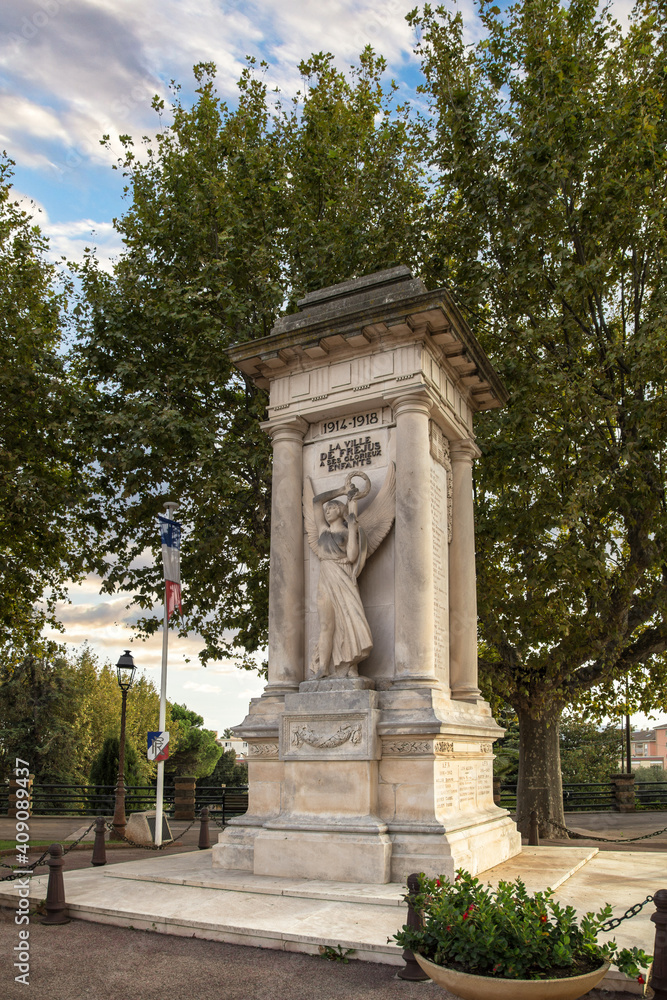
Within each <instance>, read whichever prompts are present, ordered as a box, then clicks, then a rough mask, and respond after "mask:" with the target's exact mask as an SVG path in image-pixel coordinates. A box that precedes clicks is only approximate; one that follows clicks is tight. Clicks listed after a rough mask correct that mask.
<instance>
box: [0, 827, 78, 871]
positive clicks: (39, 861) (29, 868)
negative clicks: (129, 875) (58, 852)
mask: <svg viewBox="0 0 667 1000" xmlns="http://www.w3.org/2000/svg"><path fill="white" fill-rule="evenodd" d="M94 826H95V820H93V822H92V823H91V824H90V826H89V827H87V829H85V830H84V831H83V833H82V834H81V836H80V837H79V838H78V839H77V840H75V841H74V842H73V843H72V844H70V846H69V847H68V848H67V850H65V851H63V853H62V856H63V857H65V855H66V854H69V852H70V851H73V850H74V848H75V847H76V846H77V844H80V843H81V841H82V840H83V838H84V837H85V836H86V834H87V833H90V831H91V830H92V828H93V827H94ZM49 849H50V848H48V847H47V848H46V850H45V851H44V853H43V854H42V856H41V857H40V858H38V859H37V861H34V862H33V863H32V864H31V865H28V866H27V867H26V868H21V869H19V870H18V871H17V870H16V868H14V867H13V866H12V865H5V864H3V865H2V867H3V868H11V869H12V871H13V874H12V875H5V876H3V878H1V879H0V882H12V881H14V880H15V879H17V878H22V877H23V876H24V875H26V874H27V873H28V872H34V870H35V869H36V868H46V865H47V863H46V861H45V860H44V859H45V858H46V857H48V854H49Z"/></svg>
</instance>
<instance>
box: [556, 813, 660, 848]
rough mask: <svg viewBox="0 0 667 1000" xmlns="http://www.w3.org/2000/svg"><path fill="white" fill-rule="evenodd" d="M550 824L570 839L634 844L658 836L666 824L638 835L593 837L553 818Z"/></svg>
mask: <svg viewBox="0 0 667 1000" xmlns="http://www.w3.org/2000/svg"><path fill="white" fill-rule="evenodd" d="M549 822H550V823H551V825H552V826H555V827H558V829H559V830H562V831H563V833H566V834H567V835H568V836H569V837H571V838H572V840H599V841H600V842H601V843H604V844H636V843H637V841H638V840H650V839H651V837H659V836H660V834H661V833H667V826H666V827H664V829H662V830H654V831H653V833H643V834H642V835H641V836H640V837H618V838H613V837H594V836H593V835H592V834H589V833H577V832H576V831H575V830H570V829H569V827H567V826H562V825H561V824H560V823H557V822H556V821H555V820H553V819H552V820H550V821H549Z"/></svg>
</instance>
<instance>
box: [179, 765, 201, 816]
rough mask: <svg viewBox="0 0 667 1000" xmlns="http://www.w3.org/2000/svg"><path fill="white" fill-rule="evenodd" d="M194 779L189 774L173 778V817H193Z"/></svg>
mask: <svg viewBox="0 0 667 1000" xmlns="http://www.w3.org/2000/svg"><path fill="white" fill-rule="evenodd" d="M196 780H197V779H196V778H194V777H193V776H191V775H182V776H181V777H178V778H174V819H194V818H195V794H196Z"/></svg>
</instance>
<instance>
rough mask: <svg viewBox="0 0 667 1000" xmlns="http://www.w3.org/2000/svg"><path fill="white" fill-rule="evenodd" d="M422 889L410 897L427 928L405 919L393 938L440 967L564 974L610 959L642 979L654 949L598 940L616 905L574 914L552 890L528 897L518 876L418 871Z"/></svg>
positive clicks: (515, 975)
mask: <svg viewBox="0 0 667 1000" xmlns="http://www.w3.org/2000/svg"><path fill="white" fill-rule="evenodd" d="M419 890H420V891H419V893H418V894H417V895H416V896H412V897H411V898H409V897H407V896H406V900H409V901H410V902H411V903H412V905H413V906H414V908H415V910H416V911H417V913H419V914H421V916H422V923H423V926H422V927H421V928H413V927H409V926H408V925H407V924H405V925H404V926H403V928H402V929H401V930H400V931H399V932H398V934H395V935H394V939H395V940H396V941H397V942H398V944H399V945H401V947H403V948H409V949H410V950H411V951H413V952H418V953H419V954H420V955H423V957H424V958H426V959H428V960H429V961H430V962H433V963H434V964H435V965H440V966H443V967H445V968H448V969H454V970H456V971H459V972H468V973H472V974H474V975H477V976H491V977H494V976H495V977H497V978H499V979H565V978H567V977H569V976H580V975H583V974H584V973H586V972H592V971H593V970H594V969H598V968H599V967H600V966H601V965H602V964H603V963H604V962H611V963H613V964H614V965H616V966H617V967H618V968H619V969H620V970H621V972H624V973H625V974H626V975H628V976H632V977H633V978H636V979H637V980H638V981H639V982H640V983H643V982H644V977H643V976H642V974H641V973H640V967H641V968H646V967H648V965H649V964H650V962H651V956H650V955H646V954H645V953H644V952H643V951H642V950H641V949H638V948H632V949H630V948H623V949H622V950H619V949H618V946H617V944H616V942H615V941H605V942H604V943H602V944H598V941H597V935H598V932H599V931H600V930H601V928H602V924H603V923H604V921H605V920H608V919H609V917H610V916H611V906H605V907H603V909H601V910H600V912H599V913H597V914H595V913H586V914H585V915H584V916H582V917H581V918H580V919H579V920H577V913H576V910H575V909H574V907H572V906H561V905H560V904H559V903H557V902H556V901H555V900H554V899H553V889H547V890H546V891H545V892H536V893H535V895H534V896H530V895H529V894H528V892H527V891H526V887H525V885H524V883H523V882H522V881H521V879H517V880H516V882H499V883H498V888H497V889H492V888H491V887H490V886H484V885H482V883H481V882H480V881H479V879H477V878H474V877H473V876H472V875H469V874H468V872H466V871H463V870H461V869H460V870H459V871H458V872H457V874H456V877H455V879H454V881H453V882H449V881H447V880H445V879H444V878H443V879H442V881H441V880H440V879H429V878H426V876H425V875H421V876H420V882H419Z"/></svg>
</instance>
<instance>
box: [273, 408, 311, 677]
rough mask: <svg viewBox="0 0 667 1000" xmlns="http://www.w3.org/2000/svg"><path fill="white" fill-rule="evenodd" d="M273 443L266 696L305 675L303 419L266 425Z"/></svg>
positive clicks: (305, 424) (304, 422) (305, 427)
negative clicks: (302, 496)
mask: <svg viewBox="0 0 667 1000" xmlns="http://www.w3.org/2000/svg"><path fill="white" fill-rule="evenodd" d="M263 426H264V430H266V431H267V433H268V434H270V435H271V439H272V442H273V488H272V493H271V561H270V572H269V680H268V684H267V685H266V688H265V689H264V696H265V697H266V696H268V697H270V696H282V695H284V694H286V693H287V692H288V691H297V690H298V688H299V684H300V682H301V681H302V680H303V679H304V646H303V620H304V582H303V518H302V513H301V494H302V489H303V458H302V455H303V436H304V434H305V433H306V431H307V430H308V423H307V421H305V420H303V419H302V418H301V417H292V418H291V419H286V420H285V421H283V422H281V423H277V422H276V423H271V424H264V425H263Z"/></svg>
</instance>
